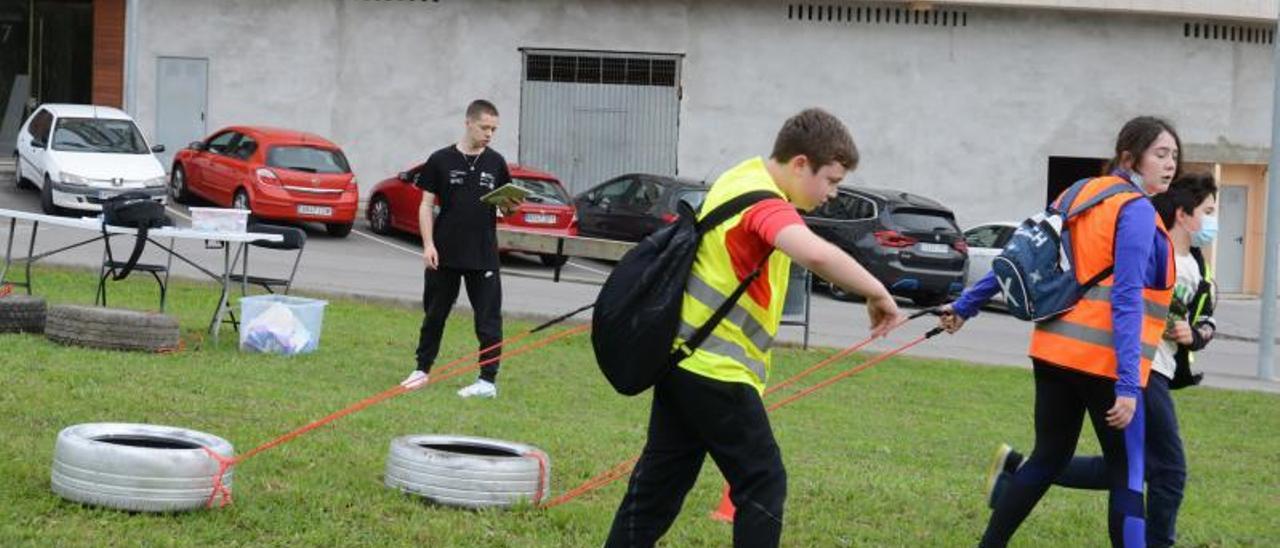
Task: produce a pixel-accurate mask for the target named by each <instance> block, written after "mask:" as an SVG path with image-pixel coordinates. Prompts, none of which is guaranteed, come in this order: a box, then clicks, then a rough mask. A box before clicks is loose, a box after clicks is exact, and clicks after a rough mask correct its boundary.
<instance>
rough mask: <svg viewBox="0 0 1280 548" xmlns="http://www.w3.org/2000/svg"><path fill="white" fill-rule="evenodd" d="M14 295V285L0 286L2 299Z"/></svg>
mask: <svg viewBox="0 0 1280 548" xmlns="http://www.w3.org/2000/svg"><path fill="white" fill-rule="evenodd" d="M10 293H13V284H4V285H0V297H6V296H8V295H9V294H10Z"/></svg>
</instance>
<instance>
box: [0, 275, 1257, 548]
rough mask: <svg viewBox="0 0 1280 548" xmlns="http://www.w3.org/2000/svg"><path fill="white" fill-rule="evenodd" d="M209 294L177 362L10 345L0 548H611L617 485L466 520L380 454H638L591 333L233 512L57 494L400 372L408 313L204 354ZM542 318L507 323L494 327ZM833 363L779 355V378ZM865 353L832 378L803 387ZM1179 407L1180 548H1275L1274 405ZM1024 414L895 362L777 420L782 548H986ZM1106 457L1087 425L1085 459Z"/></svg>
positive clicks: (695, 513)
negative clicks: (112, 444)
mask: <svg viewBox="0 0 1280 548" xmlns="http://www.w3.org/2000/svg"><path fill="white" fill-rule="evenodd" d="M135 278H136V279H131V280H129V281H127V282H124V283H117V284H114V285H113V286H112V299H113V301H112V303H113V305H117V306H126V307H136V308H147V307H153V306H154V304H155V291H154V289H155V288H154V284H152V283H149V282H144V278H142V276H140V275H139V276H136V277H135ZM36 289H37V293H38V294H41V295H45V296H46V297H47V298H49V299H50V300H51V301H53V302H72V303H91V302H92V300H93V295H92V293H93V277H92V275H91V274H88V273H84V272H76V271H67V270H60V269H40V270H38V271H37V287H36ZM214 295H215V293H214V290H213V289H212V286H210V285H200V284H192V283H175V284H174V288H173V290H172V292H171V294H170V305H171V306H170V312H171V313H173V314H175V315H176V316H177V317H178V318H179V319H180V320H181V322H182V326H183V340H184V343H185V345H184V346H185V349H184V350H183V351H182V352H179V353H176V354H167V355H148V354H134V353H121V352H108V351H97V350H88V349H80V348H70V347H64V346H59V345H55V344H53V343H50V342H48V341H46V340H45V339H44V338H42V337H40V336H34V335H0V370H3V372H4V376H3V383H4V387H3V389H2V390H0V544H3V545H15V544H41V545H93V546H99V545H138V544H145V545H173V544H177V545H188V544H200V545H325V546H346V545H409V544H414V545H437V546H598V545H599V544H600V543H601V542H602V541H603V540H604V536H605V534H606V532H607V530H608V527H609V523H610V521H611V519H612V515H613V510H614V509H615V507H616V505H617V503H618V502H619V500H620V499H621V497H622V492H623V489H624V483H625V482H624V481H619V482H616V483H614V484H611V485H609V486H607V487H605V488H603V489H600V490H598V491H595V492H592V493H590V494H587V495H585V496H584V497H582V498H578V499H575V500H573V501H571V502H569V503H567V504H565V505H563V506H559V507H557V508H553V509H550V510H543V509H537V508H531V507H524V508H518V509H515V510H511V511H483V512H474V511H462V510H456V509H450V508H443V507H437V506H432V505H429V504H425V503H423V502H421V501H420V500H418V499H415V498H413V497H410V496H406V495H402V494H399V493H396V492H393V491H391V490H389V489H387V488H385V487H384V486H383V484H382V477H381V476H382V470H383V465H384V460H385V458H386V453H387V446H388V443H389V442H390V441H391V439H392V438H393V437H396V436H400V435H406V434H419V433H442V434H465V435H477V436H487V437H494V438H500V439H506V440H512V441H520V442H524V443H529V444H532V445H535V446H538V447H540V448H542V449H543V450H545V451H546V452H547V453H548V454H549V455H550V456H551V459H552V476H551V479H552V489H553V493H552V495H558V494H560V493H563V492H565V491H566V490H568V489H571V488H573V487H575V486H577V485H578V484H580V483H581V482H582V481H584V480H586V479H588V478H590V477H592V476H594V475H596V474H597V473H599V472H601V471H603V470H605V469H607V468H608V467H610V466H612V465H613V464H615V463H617V462H619V461H622V460H624V459H627V458H630V457H632V456H634V455H636V454H638V452H639V450H640V448H641V446H642V444H643V443H644V432H645V421H646V417H647V413H648V407H649V396H648V395H647V394H646V395H643V396H640V397H635V398H625V397H622V396H619V395H616V394H615V393H613V392H612V391H611V389H610V388H609V387H608V385H607V384H606V383H605V382H604V379H603V377H602V376H601V375H600V374H599V373H598V371H597V370H596V368H595V364H594V362H593V361H592V354H591V349H590V344H589V341H588V339H587V338H586V337H585V336H578V337H575V338H572V339H569V340H566V341H563V342H559V343H556V344H554V345H552V346H550V347H547V348H545V349H543V350H540V351H537V352H536V353H532V354H528V355H526V356H521V357H515V358H512V359H510V360H509V361H507V362H505V363H504V365H503V372H502V375H501V378H500V387H501V394H500V397H499V398H498V399H496V400H491V401H471V400H460V399H459V398H458V397H456V396H455V395H454V394H453V392H454V390H456V389H457V388H458V387H460V386H462V385H463V384H465V382H467V381H469V380H470V376H469V375H468V376H467V378H459V379H456V380H452V381H447V382H444V383H441V384H439V385H433V386H431V387H428V388H427V389H425V390H422V391H419V392H415V393H411V394H407V395H404V396H400V397H398V398H395V399H392V400H389V401H386V402H384V403H382V404H379V405H377V406H374V407H371V408H368V409H366V410H364V411H362V412H360V413H357V414H355V415H351V416H349V417H346V418H344V419H341V420H339V421H337V422H335V423H333V424H332V425H330V426H327V427H324V428H321V429H318V430H316V431H313V432H311V433H309V434H307V435H305V436H303V437H300V438H298V439H296V440H294V441H292V442H290V443H287V444H285V445H283V446H281V447H278V448H275V449H271V450H268V451H266V452H263V453H261V454H259V455H257V456H255V457H254V458H252V459H250V460H248V461H246V462H244V463H243V464H242V465H240V466H239V467H237V469H236V476H235V484H234V488H235V502H234V504H232V505H231V506H228V507H226V508H223V509H215V510H211V511H198V512H190V513H179V514H168V515H152V514H129V513H124V512H118V511H113V510H106V509H99V508H91V507H85V506H81V505H78V504H74V503H70V502H67V501H64V500H62V499H60V498H58V497H57V496H55V495H54V494H53V492H52V491H51V490H50V487H49V469H50V464H51V460H52V455H53V445H54V440H55V437H56V435H57V433H58V431H59V430H60V429H62V428H63V427H66V426H69V425H73V424H78V423H85V422H107V421H118V422H141V423H152V424H164V425H173V426H180V427H184V428H192V429H196V430H201V431H205V432H209V433H212V434H215V435H218V436H221V437H223V438H226V439H228V440H230V441H231V442H232V443H233V444H235V446H236V449H237V452H241V453H242V452H245V451H248V450H249V449H252V448H253V447H255V446H258V445H260V444H262V443H265V442H267V441H270V440H271V439H273V438H275V437H277V436H279V435H281V434H284V433H286V432H288V431H290V430H293V429H294V428H297V427H299V426H301V425H303V424H306V423H308V422H310V421H312V420H315V419H317V418H320V417H322V416H324V415H327V414H329V413H331V412H333V411H336V410H338V409H340V408H343V407H345V406H347V405H349V404H351V403H353V402H356V401H358V400H360V399H363V398H365V397H367V396H369V395H372V394H374V393H377V392H380V391H382V390H385V389H387V388H389V387H391V386H393V385H395V384H396V383H397V382H399V381H400V379H401V378H403V376H404V375H405V374H406V373H408V371H409V370H410V369H411V367H412V363H413V359H412V356H413V349H414V348H415V345H416V343H417V333H418V323H419V321H420V319H421V312H420V311H418V310H415V309H412V308H397V307H388V306H383V305H376V304H370V303H361V302H355V301H333V302H331V303H330V305H329V307H328V309H327V311H326V313H325V319H324V335H323V338H322V342H321V346H320V349H319V350H318V351H317V352H316V353H314V354H309V355H304V356H298V357H292V358H286V357H276V356H264V355H253V354H242V353H240V352H238V351H237V349H236V342H235V336H234V334H229V332H228V331H226V330H224V338H223V340H222V341H221V342H220V343H219V344H212V343H211V342H210V341H208V340H206V339H205V337H204V336H203V331H204V329H205V327H206V326H207V322H208V318H209V314H210V312H211V310H210V308H211V306H212V302H211V301H212V299H213V297H214ZM531 325H532V324H530V323H528V322H521V321H509V322H508V323H507V326H506V328H507V333H508V334H511V335H514V334H516V333H520V332H523V331H524V330H526V329H528V328H529V327H530V326H531ZM926 344H928V343H926ZM474 347H475V342H474V338H473V336H472V335H471V322H470V317H469V316H467V315H465V314H458V315H455V316H454V317H453V318H452V321H451V322H450V324H449V328H448V331H447V333H446V340H445V344H444V347H443V351H442V353H441V356H442V358H449V357H453V356H458V355H462V354H465V353H468V352H471V351H472V350H474ZM831 352H832V350H830V349H814V350H809V351H800V350H795V349H783V350H780V351H778V352H776V353H775V362H776V363H775V368H774V375H775V381H779V380H781V379H784V378H786V377H787V376H789V375H790V374H791V373H794V372H796V371H799V370H801V369H803V368H804V367H806V366H808V365H811V364H813V363H815V362H817V361H818V360H820V359H822V358H823V357H825V356H827V355H829V354H830V353H831ZM863 358H865V356H863ZM861 359H862V358H853V359H849V360H846V361H844V362H841V363H838V364H836V365H834V366H832V367H831V368H830V370H829V371H828V372H824V373H825V374H819V375H817V378H815V379H814V381H815V382H816V381H817V380H819V379H821V378H825V377H826V376H828V375H830V374H833V373H835V372H838V371H841V370H844V369H846V368H848V367H850V366H853V365H855V364H856V363H858V362H859V361H861ZM441 361H442V362H443V361H447V360H444V359H442V360H441ZM784 392H785V391H784ZM783 395H785V394H783V393H780V394H777V395H776V396H783ZM771 401H772V400H771ZM1177 404H1178V406H1179V414H1180V419H1181V421H1182V430H1183V436H1184V439H1185V441H1186V446H1187V453H1188V460H1189V466H1190V479H1189V480H1188V485H1187V494H1186V500H1185V503H1184V506H1183V511H1182V515H1181V519H1180V520H1179V524H1180V532H1181V539H1180V540H1181V541H1182V544H1184V545H1187V546H1238V545H1256V546H1275V545H1277V543H1280V517H1278V516H1280V479H1278V476H1277V470H1280V420H1278V419H1280V398H1277V397H1276V396H1273V395H1267V394H1260V393H1243V392H1231V391H1224V390H1215V389H1209V388H1194V389H1189V390H1184V391H1181V392H1178V393H1177ZM1031 406H1032V384H1031V376H1030V374H1029V371H1027V370H1023V369H1017V368H999V367H981V366H975V365H970V364H967V363H963V362H960V361H946V360H922V359H909V358H897V359H893V360H889V361H886V362H884V363H882V364H880V365H878V366H876V367H874V368H872V369H870V370H868V371H866V372H864V373H860V374H858V375H855V376H853V377H851V378H849V379H846V380H843V381H841V382H839V383H837V384H835V385H833V386H831V387H829V388H827V389H824V390H822V391H820V392H817V393H816V394H814V395H813V396H811V397H809V398H806V399H804V400H801V401H798V402H796V403H794V404H792V405H789V406H787V407H785V408H783V409H781V410H779V411H778V412H777V413H776V414H775V416H774V418H773V425H774V428H775V429H776V432H777V435H778V439H779V443H780V444H781V445H782V449H783V455H784V458H785V460H786V464H787V469H788V472H789V477H790V483H789V493H790V495H789V498H788V500H787V513H786V528H785V530H784V533H783V542H784V544H786V545H791V546H967V545H974V544H976V543H977V540H978V538H979V537H980V536H981V532H982V530H983V528H984V526H985V524H986V519H987V516H988V511H987V509H986V506H985V501H984V500H983V481H984V478H983V474H984V469H985V466H986V464H987V459H988V458H989V456H990V454H991V451H992V450H993V449H994V447H995V445H996V443H997V442H999V441H1002V440H1004V441H1009V442H1011V443H1013V444H1015V446H1017V447H1019V448H1024V449H1025V448H1027V447H1028V446H1029V445H1030V444H1031V441H1032V431H1031ZM1096 450H1097V444H1096V442H1095V441H1094V440H1093V436H1092V433H1091V431H1089V430H1088V427H1087V426H1086V431H1085V434H1084V435H1083V437H1082V443H1081V447H1080V451H1081V452H1082V453H1092V452H1095V451H1096ZM721 486H722V479H721V477H720V474H719V472H718V471H717V470H716V469H715V467H714V466H713V465H711V464H708V465H707V466H706V467H705V468H704V471H703V474H702V477H701V479H700V481H699V482H698V485H697V486H696V487H695V488H694V490H693V491H692V492H691V493H690V494H689V497H688V498H687V500H686V502H685V509H684V512H683V514H682V515H681V516H680V518H679V519H678V520H677V521H676V523H675V525H674V526H673V527H672V529H671V531H670V532H669V533H668V534H667V536H666V538H665V539H664V541H665V544H666V545H668V546H721V545H727V544H728V543H729V539H730V528H729V527H728V526H726V525H724V524H721V523H717V522H713V521H711V520H710V519H708V518H707V515H708V513H709V512H710V511H711V510H712V509H713V508H714V507H715V505H716V503H717V501H718V500H719V496H720V489H721ZM1106 498H1107V497H1106V495H1105V494H1104V493H1101V492H1080V491H1074V492H1073V491H1070V490H1066V489H1053V490H1051V491H1050V492H1049V494H1048V495H1047V496H1046V497H1045V498H1044V500H1043V501H1042V502H1041V504H1040V506H1039V507H1038V508H1036V510H1035V512H1034V513H1033V514H1032V515H1031V517H1030V518H1029V519H1028V521H1027V522H1026V524H1025V525H1024V526H1023V528H1022V530H1021V531H1020V532H1019V534H1018V536H1017V537H1015V544H1016V545H1020V546H1103V545H1105V544H1106V542H1107V540H1106V516H1105V514H1106Z"/></svg>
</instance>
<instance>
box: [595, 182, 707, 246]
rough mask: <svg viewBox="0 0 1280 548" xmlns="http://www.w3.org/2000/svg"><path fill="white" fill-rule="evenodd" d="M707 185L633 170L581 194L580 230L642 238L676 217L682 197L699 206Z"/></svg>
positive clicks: (635, 239) (608, 236)
mask: <svg viewBox="0 0 1280 548" xmlns="http://www.w3.org/2000/svg"><path fill="white" fill-rule="evenodd" d="M706 197H707V187H706V186H705V185H703V184H702V183H701V182H699V181H695V180H693V179H686V178H677V177H668V176H665V175H649V174H645V173H629V174H627V175H620V176H617V177H614V178H612V179H609V180H608V181H605V182H603V183H600V184H598V185H596V186H595V187H593V188H591V189H590V190H587V191H586V192H583V193H581V194H579V195H578V197H577V198H576V199H575V203H577V205H578V233H579V234H581V235H583V236H590V237H593V238H605V239H610V240H625V241H629V242H638V241H640V240H642V239H644V237H645V236H648V235H649V234H650V233H652V232H653V231H655V230H658V229H659V228H661V227H663V226H665V225H667V224H670V223H671V222H672V221H675V219H676V204H678V203H680V202H681V201H683V202H686V203H688V204H689V205H691V206H693V209H695V210H696V209H698V208H699V207H700V206H702V200H703V199H705V198H706Z"/></svg>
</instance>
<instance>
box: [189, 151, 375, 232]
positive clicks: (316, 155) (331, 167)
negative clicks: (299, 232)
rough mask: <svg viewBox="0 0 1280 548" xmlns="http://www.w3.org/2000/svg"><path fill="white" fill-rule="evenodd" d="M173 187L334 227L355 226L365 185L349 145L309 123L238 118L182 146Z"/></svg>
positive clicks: (263, 215)
mask: <svg viewBox="0 0 1280 548" xmlns="http://www.w3.org/2000/svg"><path fill="white" fill-rule="evenodd" d="M170 173H171V174H170V175H169V194H170V195H172V196H173V199H174V200H175V201H178V202H186V201H187V200H189V199H190V198H191V197H192V196H198V197H200V198H203V199H205V200H208V201H210V202H213V203H214V204H216V205H219V206H222V207H234V208H238V209H248V210H249V211H250V212H251V213H252V214H253V216H254V217H257V218H260V219H270V220H278V221H295V222H296V221H311V222H319V223H324V226H325V229H326V230H328V232H329V234H330V235H332V236H336V237H339V238H341V237H345V236H346V235H347V234H350V233H351V226H352V224H353V223H355V220H356V209H357V207H358V205H359V201H360V189H359V187H358V186H356V177H355V175H353V174H352V173H351V166H350V165H348V164H347V157H346V156H345V155H343V154H342V149H341V148H338V145H335V144H333V143H332V142H330V141H329V140H327V139H325V138H323V137H320V136H318V135H313V134H310V133H303V132H301V131H293V130H288V129H277V128H269V127H250V126H232V127H228V128H223V129H221V130H219V131H217V132H216V133H214V134H213V135H211V136H210V137H209V138H208V139H205V140H204V141H196V142H193V143H191V144H190V145H188V146H187V148H185V149H183V150H180V151H178V153H177V154H176V155H174V158H173V169H172V171H171V172H170Z"/></svg>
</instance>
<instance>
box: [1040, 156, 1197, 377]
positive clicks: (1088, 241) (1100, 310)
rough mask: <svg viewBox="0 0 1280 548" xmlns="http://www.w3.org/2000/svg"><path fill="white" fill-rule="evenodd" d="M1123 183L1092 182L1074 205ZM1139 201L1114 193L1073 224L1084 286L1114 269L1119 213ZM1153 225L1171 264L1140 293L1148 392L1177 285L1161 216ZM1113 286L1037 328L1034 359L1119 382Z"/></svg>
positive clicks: (1100, 287) (1095, 290)
mask: <svg viewBox="0 0 1280 548" xmlns="http://www.w3.org/2000/svg"><path fill="white" fill-rule="evenodd" d="M1120 181H1123V180H1122V179H1120V178H1119V177H1112V176H1107V177H1098V178H1096V179H1093V180H1092V181H1089V183H1088V184H1086V185H1085V188H1084V189H1083V190H1081V191H1080V194H1079V195H1078V196H1076V200H1075V202H1073V204H1072V205H1073V206H1074V205H1075V204H1080V203H1084V202H1085V201H1086V200H1088V199H1089V198H1090V197H1092V196H1094V195H1096V194H1097V193H1098V192H1100V191H1102V190H1103V189H1105V188H1107V187H1109V186H1111V185H1113V184H1115V183H1117V182H1120ZM1138 199H1142V194H1141V193H1139V192H1138V191H1137V190H1134V192H1124V193H1120V194H1116V195H1115V196H1112V197H1110V198H1107V199H1106V200H1103V201H1102V202H1101V203H1099V204H1098V205H1096V206H1094V207H1093V208H1092V209H1090V210H1088V211H1086V212H1084V213H1082V214H1080V215H1079V216H1077V217H1075V218H1073V219H1072V220H1071V221H1069V223H1068V225H1067V226H1068V228H1069V229H1070V230H1071V251H1072V252H1073V253H1074V258H1075V264H1074V268H1075V272H1076V280H1077V281H1079V282H1080V283H1081V284H1084V283H1086V282H1088V281H1089V280H1090V279H1092V278H1093V277H1094V276H1097V275H1098V274H1100V273H1101V272H1102V271H1103V270H1105V269H1106V268H1108V267H1111V266H1113V265H1114V264H1115V235H1116V224H1117V222H1118V220H1119V218H1120V209H1121V208H1122V207H1124V205H1125V204H1127V203H1129V202H1130V201H1133V200H1138ZM1154 222H1155V224H1156V229H1157V230H1158V231H1159V232H1160V234H1162V235H1163V236H1164V245H1166V246H1168V251H1167V253H1166V254H1165V257H1166V260H1167V261H1168V264H1167V266H1166V267H1165V279H1164V280H1163V283H1162V285H1161V286H1160V287H1157V288H1143V290H1142V300H1143V315H1142V338H1141V339H1142V354H1141V355H1142V359H1141V366H1140V375H1139V379H1140V382H1141V385H1142V386H1144V387H1145V386H1146V385H1147V376H1148V375H1150V373H1151V360H1152V359H1153V358H1154V357H1155V354H1156V347H1157V346H1158V345H1159V344H1160V337H1161V336H1162V334H1163V333H1164V329H1165V320H1166V318H1167V316H1168V315H1169V301H1170V299H1172V297H1173V285H1174V282H1175V281H1176V276H1175V272H1174V268H1175V267H1174V255H1173V244H1172V243H1171V240H1170V238H1169V232H1168V230H1166V229H1165V226H1164V223H1163V222H1161V220H1160V216H1159V215H1158V214H1157V215H1155V219H1154ZM1114 282H1115V276H1114V275H1111V276H1107V277H1106V278H1105V279H1103V280H1102V282H1100V283H1098V284H1097V285H1095V286H1093V287H1092V288H1090V289H1089V290H1087V291H1086V292H1085V294H1084V296H1083V297H1081V299H1080V301H1079V302H1077V303H1076V306H1075V308H1073V309H1071V311H1069V312H1067V313H1066V314H1064V315H1062V316H1059V317H1057V318H1055V319H1053V320H1050V321H1047V322H1040V323H1037V324H1036V327H1035V331H1034V332H1033V333H1032V335H1031V350H1030V355H1031V357H1032V358H1036V359H1039V360H1043V361H1046V362H1049V363H1052V364H1054V365H1058V366H1061V367H1066V368H1069V369H1074V370H1077V371H1081V372H1084V373H1088V374H1090V375H1096V376H1100V377H1107V378H1111V379H1115V378H1117V367H1116V352H1115V346H1114V341H1113V337H1112V325H1111V288H1112V285H1113V284H1114Z"/></svg>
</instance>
